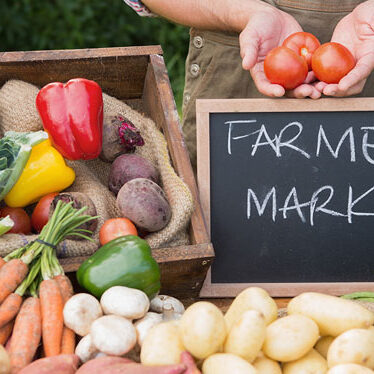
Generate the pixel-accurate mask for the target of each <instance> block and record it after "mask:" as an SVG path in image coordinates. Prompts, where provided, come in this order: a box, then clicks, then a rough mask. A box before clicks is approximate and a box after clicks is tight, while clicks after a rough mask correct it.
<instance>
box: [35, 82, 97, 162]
mask: <svg viewBox="0 0 374 374" xmlns="http://www.w3.org/2000/svg"><path fill="white" fill-rule="evenodd" d="M36 107H37V109H38V111H39V114H40V117H41V119H42V122H43V126H44V129H45V130H46V131H47V132H48V134H49V136H50V138H51V140H52V143H53V145H54V146H55V148H57V149H58V151H59V152H60V153H61V154H62V155H63V156H64V157H65V158H67V159H69V160H79V159H84V160H90V159H93V158H96V157H98V156H99V154H100V152H101V147H102V133H103V95H102V91H101V88H100V86H99V85H98V84H97V83H96V82H94V81H91V80H88V79H84V78H76V79H71V80H69V81H68V82H67V83H66V84H63V83H61V82H54V83H50V84H47V85H46V86H44V87H43V88H42V89H41V90H40V91H39V93H38V96H37V97H36Z"/></svg>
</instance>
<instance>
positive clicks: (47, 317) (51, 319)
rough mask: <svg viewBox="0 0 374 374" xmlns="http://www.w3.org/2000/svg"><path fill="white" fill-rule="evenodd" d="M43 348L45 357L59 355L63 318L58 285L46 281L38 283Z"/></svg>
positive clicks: (62, 306)
mask: <svg viewBox="0 0 374 374" xmlns="http://www.w3.org/2000/svg"><path fill="white" fill-rule="evenodd" d="M39 297H40V306H41V312H42V335H43V347H44V352H45V355H46V357H49V356H55V355H58V354H60V350H61V339H62V331H63V328H64V317H63V314H62V311H63V308H64V302H63V299H62V294H61V291H60V287H59V286H58V283H57V282H56V281H55V280H54V279H46V280H43V281H42V283H40V288H39Z"/></svg>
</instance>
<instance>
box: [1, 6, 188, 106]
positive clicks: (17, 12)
mask: <svg viewBox="0 0 374 374" xmlns="http://www.w3.org/2000/svg"><path fill="white" fill-rule="evenodd" d="M188 38H189V36H188V29H187V28H185V27H183V26H180V25H175V24H172V23H169V22H167V21H166V20H164V19H160V18H145V17H139V16H138V15H137V14H136V13H135V12H134V11H133V10H132V9H131V8H129V7H128V6H127V5H126V4H125V3H124V2H123V1H122V0H0V51H20V50H23V51H28V50H40V49H75V48H99V47H117V46H122V47H125V46H132V45H151V44H161V46H162V48H163V50H164V58H165V62H166V65H167V68H168V71H169V76H170V80H171V84H172V87H173V91H174V96H175V99H176V102H177V106H178V108H179V109H180V108H181V103H182V95H183V86H184V63H185V59H186V55H187V48H188Z"/></svg>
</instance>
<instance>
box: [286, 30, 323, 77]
mask: <svg viewBox="0 0 374 374" xmlns="http://www.w3.org/2000/svg"><path fill="white" fill-rule="evenodd" d="M282 45H283V47H287V48H289V49H292V50H293V51H294V52H296V53H297V54H298V55H299V56H300V57H303V58H305V60H306V62H307V64H308V69H309V70H312V55H313V53H314V52H315V51H316V50H317V48H318V47H319V46H320V45H321V43H320V42H319V40H318V39H317V38H316V37H315V36H314V35H313V34H311V33H309V32H304V31H300V32H295V33H294V34H291V35H290V36H289V37H288V38H286V39H285V40H284V42H283V44H282Z"/></svg>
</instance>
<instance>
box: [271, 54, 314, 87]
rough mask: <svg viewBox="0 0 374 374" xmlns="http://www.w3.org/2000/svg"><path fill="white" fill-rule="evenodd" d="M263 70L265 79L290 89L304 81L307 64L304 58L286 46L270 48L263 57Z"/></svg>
mask: <svg viewBox="0 0 374 374" xmlns="http://www.w3.org/2000/svg"><path fill="white" fill-rule="evenodd" d="M264 71H265V75H266V77H267V79H268V80H269V81H270V82H271V83H274V84H279V85H281V86H283V87H284V88H285V89H286V90H292V89H294V88H295V87H297V86H299V85H300V84H302V83H303V82H304V81H305V78H306V76H307V74H308V65H307V63H306V61H305V59H304V58H302V57H300V56H299V55H298V54H297V53H296V52H294V51H293V50H291V49H289V48H286V47H276V48H274V49H272V50H271V51H270V52H269V53H268V54H267V55H266V58H265V61H264Z"/></svg>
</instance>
